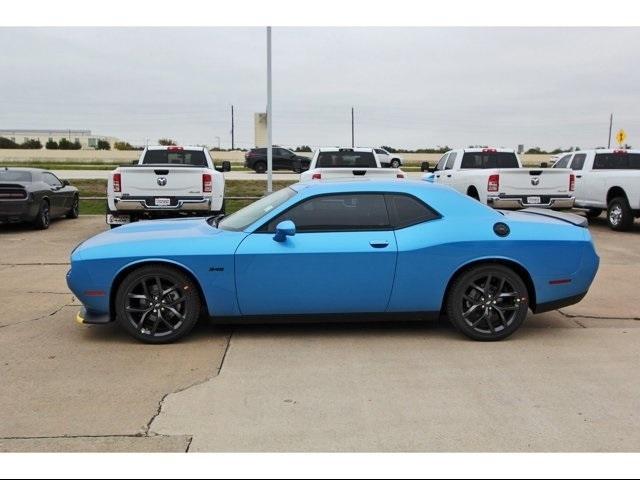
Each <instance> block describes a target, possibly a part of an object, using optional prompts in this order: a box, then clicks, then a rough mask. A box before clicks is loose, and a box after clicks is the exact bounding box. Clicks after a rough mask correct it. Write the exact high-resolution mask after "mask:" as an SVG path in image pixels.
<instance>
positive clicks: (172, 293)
mask: <svg viewBox="0 0 640 480" xmlns="http://www.w3.org/2000/svg"><path fill="white" fill-rule="evenodd" d="M200 305H201V303H200V297H199V294H198V289H197V287H196V285H195V284H194V283H193V281H192V280H191V279H190V278H189V277H188V276H187V275H185V274H184V273H182V272H181V271H180V270H178V269H175V268H173V267H168V266H164V265H152V266H147V267H142V268H140V269H138V270H134V271H133V272H132V273H130V274H129V275H127V277H126V278H125V279H124V280H123V282H122V284H121V285H120V288H119V289H118V293H117V296H116V314H117V317H118V321H119V322H120V325H122V326H123V327H124V329H125V330H126V331H127V332H129V333H130V334H131V335H133V336H134V337H135V338H137V339H138V340H141V341H143V342H146V343H169V342H173V341H175V340H178V339H179V338H182V337H184V336H185V335H187V334H188V333H189V332H190V331H191V329H192V328H193V327H194V325H195V324H196V323H197V321H198V318H199V316H200Z"/></svg>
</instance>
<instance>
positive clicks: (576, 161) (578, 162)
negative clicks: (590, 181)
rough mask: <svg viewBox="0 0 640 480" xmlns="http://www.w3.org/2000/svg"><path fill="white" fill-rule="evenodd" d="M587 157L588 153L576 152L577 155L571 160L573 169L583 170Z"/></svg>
mask: <svg viewBox="0 0 640 480" xmlns="http://www.w3.org/2000/svg"><path fill="white" fill-rule="evenodd" d="M586 158H587V154H586V153H576V155H575V157H573V162H571V169H572V170H582V169H583V167H584V161H585V159H586Z"/></svg>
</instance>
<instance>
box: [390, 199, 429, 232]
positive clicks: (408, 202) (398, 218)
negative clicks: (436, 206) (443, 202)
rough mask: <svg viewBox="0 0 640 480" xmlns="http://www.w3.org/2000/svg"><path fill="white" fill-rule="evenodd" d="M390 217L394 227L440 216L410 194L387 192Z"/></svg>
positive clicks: (415, 223) (408, 225) (402, 226)
mask: <svg viewBox="0 0 640 480" xmlns="http://www.w3.org/2000/svg"><path fill="white" fill-rule="evenodd" d="M385 199H386V200H387V208H388V209H389V219H390V220H391V225H392V226H393V227H394V228H405V227H410V226H411V225H417V224H418V223H423V222H428V221H429V220H435V219H436V218H440V215H438V214H437V213H436V212H434V211H433V210H431V209H430V208H429V207H427V206H426V205H425V204H424V203H422V202H421V201H420V200H418V199H417V198H415V197H412V196H410V195H400V194H386V195H385Z"/></svg>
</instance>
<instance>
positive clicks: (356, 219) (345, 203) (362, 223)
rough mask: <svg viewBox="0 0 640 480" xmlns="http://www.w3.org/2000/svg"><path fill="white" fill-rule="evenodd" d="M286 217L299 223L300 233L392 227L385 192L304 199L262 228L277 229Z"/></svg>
mask: <svg viewBox="0 0 640 480" xmlns="http://www.w3.org/2000/svg"><path fill="white" fill-rule="evenodd" d="M284 220H291V221H292V222H293V223H295V224H296V231H297V232H300V233H304V232H336V231H349V230H351V231H353V230H388V229H389V228H391V227H390V224H389V215H388V214H387V207H386V205H385V201H384V196H383V195H381V194H362V193H346V194H339V195H322V196H319V197H313V198H310V199H307V200H303V201H302V202H300V203H298V204H297V205H295V206H293V207H292V208H290V209H289V210H287V211H286V212H284V213H281V214H280V215H278V216H277V217H276V218H274V219H272V220H271V221H269V222H268V223H267V224H266V226H265V227H263V228H261V229H260V231H267V232H275V230H276V225H278V223H280V222H282V221H284Z"/></svg>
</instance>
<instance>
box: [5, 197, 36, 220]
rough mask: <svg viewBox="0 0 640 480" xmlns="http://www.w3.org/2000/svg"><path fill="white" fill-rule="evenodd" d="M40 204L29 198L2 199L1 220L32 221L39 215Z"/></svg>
mask: <svg viewBox="0 0 640 480" xmlns="http://www.w3.org/2000/svg"><path fill="white" fill-rule="evenodd" d="M38 207H39V205H38V204H37V203H35V202H33V201H31V200H29V199H27V200H0V222H24V221H31V220H33V219H35V218H36V216H37V215H38Z"/></svg>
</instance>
